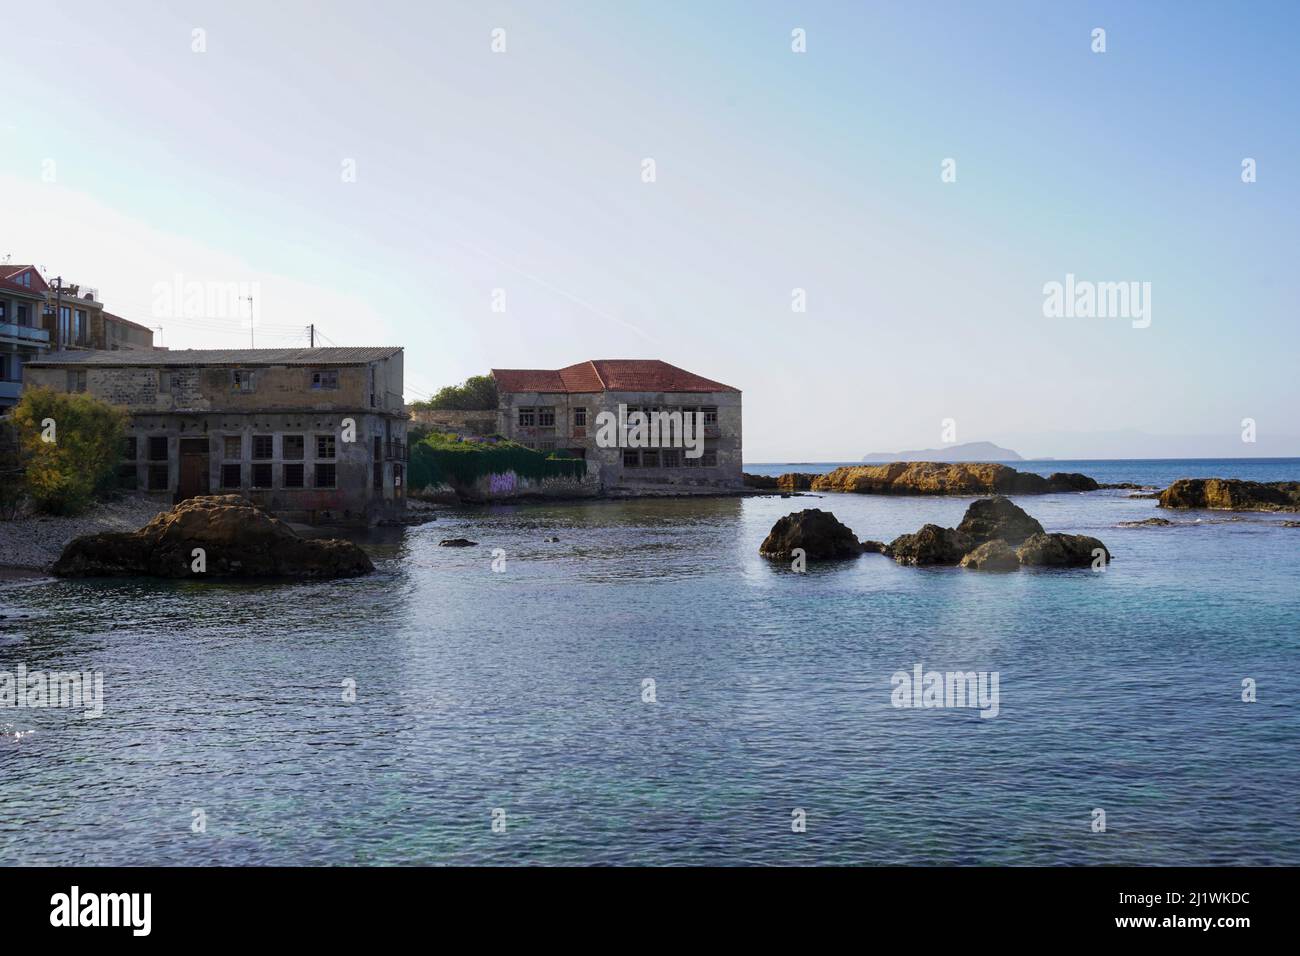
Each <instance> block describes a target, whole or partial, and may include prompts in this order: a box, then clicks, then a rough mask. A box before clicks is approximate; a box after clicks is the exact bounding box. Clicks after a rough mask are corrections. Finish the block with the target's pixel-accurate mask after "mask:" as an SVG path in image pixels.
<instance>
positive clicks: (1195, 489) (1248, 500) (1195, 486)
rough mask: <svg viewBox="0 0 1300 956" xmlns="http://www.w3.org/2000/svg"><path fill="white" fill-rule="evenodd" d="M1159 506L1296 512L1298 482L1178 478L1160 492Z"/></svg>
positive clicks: (1299, 500)
mask: <svg viewBox="0 0 1300 956" xmlns="http://www.w3.org/2000/svg"><path fill="white" fill-rule="evenodd" d="M1159 497H1160V507H1161V508H1210V509H1214V510H1221V511H1300V481H1271V482H1266V483H1265V482H1258V481H1242V480H1241V479H1239V478H1180V479H1179V480H1178V481H1175V482H1174V483H1173V484H1172V485H1170V486H1169V487H1168V488H1166V489H1165V490H1164V491H1162V492H1160V496H1159Z"/></svg>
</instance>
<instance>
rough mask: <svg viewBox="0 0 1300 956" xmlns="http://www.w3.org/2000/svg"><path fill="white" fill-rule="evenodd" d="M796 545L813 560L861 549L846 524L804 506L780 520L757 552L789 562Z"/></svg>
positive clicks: (850, 554)
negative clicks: (803, 508)
mask: <svg viewBox="0 0 1300 956" xmlns="http://www.w3.org/2000/svg"><path fill="white" fill-rule="evenodd" d="M796 548H802V549H803V551H804V554H805V556H806V557H808V558H810V559H813V560H822V559H827V558H835V559H838V558H852V557H856V556H857V555H859V554H861V553H862V550H863V549H862V544H861V543H860V542H859V541H858V539H857V536H856V535H854V533H853V531H852V530H851V529H850V528H849V527H847V526H846V525H844V524H843V523H842V522H841V521H840V520H839V519H838V518H836V517H835V516H834V515H833V514H831V513H830V512H829V511H822V510H821V509H820V508H807V509H805V510H803V511H796V512H794V513H793V514H788V515H786V516H785V517H784V518H781V519H779V520H778V521H777V522H776V524H774V525H772V530H771V531H770V532H768V535H767V537H766V538H764V539H763V543H762V544H761V545H759V548H758V553H759V554H761V555H762V556H763V557H765V558H776V559H779V560H783V561H788V560H790V558H791V557H792V556H793V555H794V551H795V549H796Z"/></svg>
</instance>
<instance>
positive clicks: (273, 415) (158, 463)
mask: <svg viewBox="0 0 1300 956" xmlns="http://www.w3.org/2000/svg"><path fill="white" fill-rule="evenodd" d="M402 366H403V353H402V349H401V348H397V347H392V348H313V349H186V350H176V351H169V350H162V349H153V350H149V351H143V350H135V351H131V350H125V349H122V350H119V351H116V352H114V351H111V350H110V351H61V352H52V353H49V354H48V355H45V356H42V357H41V358H40V359H38V360H36V361H32V362H29V363H27V365H26V375H25V384H26V387H29V388H31V387H45V388H52V389H54V390H56V391H60V392H86V393H87V394H90V395H93V396H95V397H97V398H100V399H103V400H104V401H106V402H109V403H110V404H113V405H117V406H120V407H122V408H125V409H126V410H127V411H128V412H129V413H130V426H129V429H128V432H127V439H126V448H125V449H124V451H123V462H122V477H123V480H124V482H125V483H126V484H127V485H128V486H130V487H136V488H138V489H140V490H143V491H147V492H150V493H153V494H156V495H157V496H159V497H160V498H163V499H166V500H170V501H180V500H183V499H185V498H190V497H193V496H195V495H206V494H222V493H237V494H242V495H244V496H246V497H248V498H249V499H251V500H252V501H253V502H254V503H256V504H258V505H261V506H262V507H264V508H266V509H267V510H269V511H272V512H274V513H276V514H279V515H280V516H282V517H284V518H286V519H287V520H292V521H300V522H304V523H313V524H314V523H322V524H324V523H338V524H356V525H364V524H373V523H375V522H376V521H379V520H383V519H386V518H392V517H397V516H399V515H400V513H401V512H402V511H403V510H404V509H405V505H406V490H405V487H404V486H405V473H406V461H407V448H406V428H407V413H406V408H405V406H404V404H403V399H402V387H403V368H402Z"/></svg>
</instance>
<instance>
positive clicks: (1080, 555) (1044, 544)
mask: <svg viewBox="0 0 1300 956" xmlns="http://www.w3.org/2000/svg"><path fill="white" fill-rule="evenodd" d="M1097 549H1100V550H1101V552H1102V554H1103V555H1104V558H1105V561H1106V563H1107V564H1109V563H1110V551H1108V550H1107V548H1106V546H1105V545H1104V544H1102V543H1101V542H1100V541H1098V540H1097V539H1096V538H1092V537H1089V536H1088V535H1086V534H1036V535H1034V536H1033V537H1032V538H1030V539H1029V540H1028V541H1026V542H1025V543H1024V544H1022V545H1021V546H1020V547H1018V548H1017V549H1016V557H1017V558H1018V559H1019V561H1020V563H1021V564H1024V565H1033V566H1045V567H1083V566H1087V565H1091V564H1092V562H1093V552H1094V551H1095V550H1097Z"/></svg>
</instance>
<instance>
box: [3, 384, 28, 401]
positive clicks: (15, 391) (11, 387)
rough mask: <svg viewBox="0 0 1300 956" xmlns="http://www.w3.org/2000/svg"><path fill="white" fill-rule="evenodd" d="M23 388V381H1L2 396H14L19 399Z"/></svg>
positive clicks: (13, 397)
mask: <svg viewBox="0 0 1300 956" xmlns="http://www.w3.org/2000/svg"><path fill="white" fill-rule="evenodd" d="M22 390H23V383H22V382H5V381H0V398H12V399H14V400H15V401H17V400H18V396H19V394H20V393H21V392H22Z"/></svg>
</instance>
